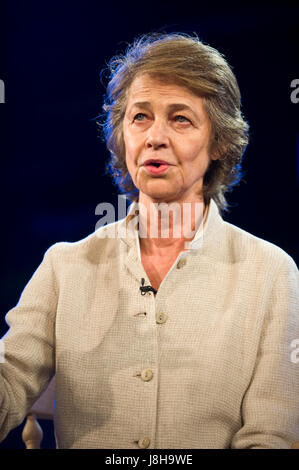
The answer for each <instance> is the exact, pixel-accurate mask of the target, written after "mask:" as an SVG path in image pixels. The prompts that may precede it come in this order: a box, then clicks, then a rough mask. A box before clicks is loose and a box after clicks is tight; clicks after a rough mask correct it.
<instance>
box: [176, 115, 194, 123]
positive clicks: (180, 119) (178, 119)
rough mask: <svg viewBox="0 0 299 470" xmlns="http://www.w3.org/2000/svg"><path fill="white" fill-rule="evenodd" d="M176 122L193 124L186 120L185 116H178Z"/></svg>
mask: <svg viewBox="0 0 299 470" xmlns="http://www.w3.org/2000/svg"><path fill="white" fill-rule="evenodd" d="M174 120H175V121H177V122H182V123H184V122H189V123H190V124H191V121H190V119H188V118H186V117H185V116H182V115H181V114H178V115H177V116H175V117H174Z"/></svg>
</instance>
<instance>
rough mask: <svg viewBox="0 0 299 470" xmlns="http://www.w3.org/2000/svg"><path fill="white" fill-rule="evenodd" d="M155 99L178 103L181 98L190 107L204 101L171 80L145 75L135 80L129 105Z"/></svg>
mask: <svg viewBox="0 0 299 470" xmlns="http://www.w3.org/2000/svg"><path fill="white" fill-rule="evenodd" d="M155 98H158V99H162V100H163V101H173V100H176V101H177V100H178V98H179V99H180V100H183V101H185V102H186V103H187V104H189V105H190V104H192V103H195V102H196V103H198V102H200V101H202V98H200V97H199V96H197V95H195V94H194V93H193V92H192V91H190V90H188V89H187V88H186V87H184V86H182V85H179V84H178V83H175V82H174V80H171V79H170V78H168V79H167V78H164V77H163V78H162V77H153V76H151V75H148V74H143V75H139V76H137V77H136V78H135V79H134V80H133V82H132V84H131V86H130V88H129V91H128V96H127V105H128V106H129V105H133V104H134V102H137V101H152V100H153V99H155Z"/></svg>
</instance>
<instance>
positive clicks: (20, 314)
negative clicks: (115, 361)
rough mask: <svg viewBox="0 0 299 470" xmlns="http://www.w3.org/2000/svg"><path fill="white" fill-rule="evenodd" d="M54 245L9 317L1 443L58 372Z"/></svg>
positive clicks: (0, 381) (1, 383)
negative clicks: (56, 360)
mask: <svg viewBox="0 0 299 470" xmlns="http://www.w3.org/2000/svg"><path fill="white" fill-rule="evenodd" d="M54 246H55V245H53V246H52V247H50V248H49V249H48V250H47V252H46V253H45V255H44V258H43V261H42V263H41V264H40V266H39V267H38V268H37V270H36V271H35V273H34V274H33V276H32V278H31V279H30V281H29V282H28V284H27V285H26V287H25V289H24V290H23V292H22V295H21V297H20V299H19V302H18V304H17V305H16V307H15V308H13V309H12V310H10V311H9V312H8V313H7V315H6V323H7V324H8V326H9V330H8V332H7V333H6V335H5V336H4V337H3V338H2V339H1V340H0V343H1V346H0V352H1V356H0V441H2V440H3V439H4V438H5V437H6V436H7V434H8V432H9V431H10V430H11V429H13V428H15V427H16V426H18V425H19V424H21V423H22V421H23V419H24V418H25V416H26V413H27V411H28V410H29V409H30V407H31V406H32V404H33V403H34V402H35V401H36V399H37V398H38V397H39V395H40V394H41V393H42V391H43V390H44V389H45V388H46V386H47V384H48V383H49V381H50V379H51V377H52V376H53V375H54V369H55V347H54V342H55V340H54V331H55V314H56V304H57V285H56V282H55V276H54V271H53V267H52V251H53V247H54Z"/></svg>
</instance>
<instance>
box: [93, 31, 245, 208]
mask: <svg viewBox="0 0 299 470" xmlns="http://www.w3.org/2000/svg"><path fill="white" fill-rule="evenodd" d="M108 70H109V73H110V77H109V83H108V86H107V93H106V96H105V101H104V105H103V109H104V114H103V116H102V117H103V118H104V122H103V124H102V127H103V134H104V138H105V141H106V145H107V148H108V150H109V151H110V154H111V157H110V160H109V162H108V164H107V166H106V168H107V172H108V173H109V174H110V175H111V176H112V177H113V179H114V182H115V184H117V186H118V188H119V189H120V190H121V192H123V193H126V194H127V196H128V197H129V198H130V199H132V200H133V199H137V197H138V190H137V188H136V187H135V186H134V184H133V181H132V179H131V176H130V174H129V172H128V169H127V165H126V160H125V145H124V139H123V119H124V115H125V111H126V102H127V96H128V91H129V89H130V86H131V84H132V82H133V80H134V79H135V78H136V76H137V75H140V74H143V73H147V74H152V75H156V76H162V77H165V78H168V79H170V80H171V81H173V82H175V83H176V84H178V85H181V86H184V87H186V88H187V89H188V90H189V91H191V92H193V93H195V94H196V95H198V96H201V97H203V99H204V104H205V109H206V112H207V114H208V116H209V119H210V121H211V125H212V134H211V146H210V152H211V154H212V155H215V156H217V159H215V160H212V161H211V163H210V166H209V168H208V170H207V172H206V174H205V176H204V181H203V196H204V200H205V202H206V203H208V202H209V200H210V199H211V198H213V199H214V200H215V202H216V204H217V206H218V208H219V210H220V211H223V210H227V207H228V204H227V201H226V198H225V192H227V191H231V189H232V187H233V186H235V185H236V184H238V183H239V182H240V180H241V177H243V174H242V173H241V162H242V156H243V154H244V151H245V149H246V146H247V144H248V129H249V126H248V124H247V123H246V122H245V120H244V118H243V116H242V113H241V109H240V107H241V97H240V90H239V86H238V83H237V80H236V78H235V75H234V73H233V72H232V69H231V67H230V66H229V65H228V63H227V61H226V60H225V59H224V57H223V55H222V54H221V53H220V52H218V51H217V50H216V49H214V48H212V47H211V46H209V45H207V44H204V43H203V42H201V41H200V40H199V39H198V37H197V36H194V37H191V36H189V35H186V34H178V33H171V34H157V33H154V34H150V35H144V36H141V37H140V38H138V39H136V40H135V41H134V43H133V44H132V45H131V46H129V47H128V49H127V51H126V53H125V54H123V55H118V56H116V57H113V58H112V59H111V60H110V62H109V64H108Z"/></svg>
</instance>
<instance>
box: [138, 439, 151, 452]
mask: <svg viewBox="0 0 299 470" xmlns="http://www.w3.org/2000/svg"><path fill="white" fill-rule="evenodd" d="M149 445H150V440H149V438H148V437H142V438H141V439H139V441H138V447H140V449H146V448H147V447H148V446H149Z"/></svg>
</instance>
